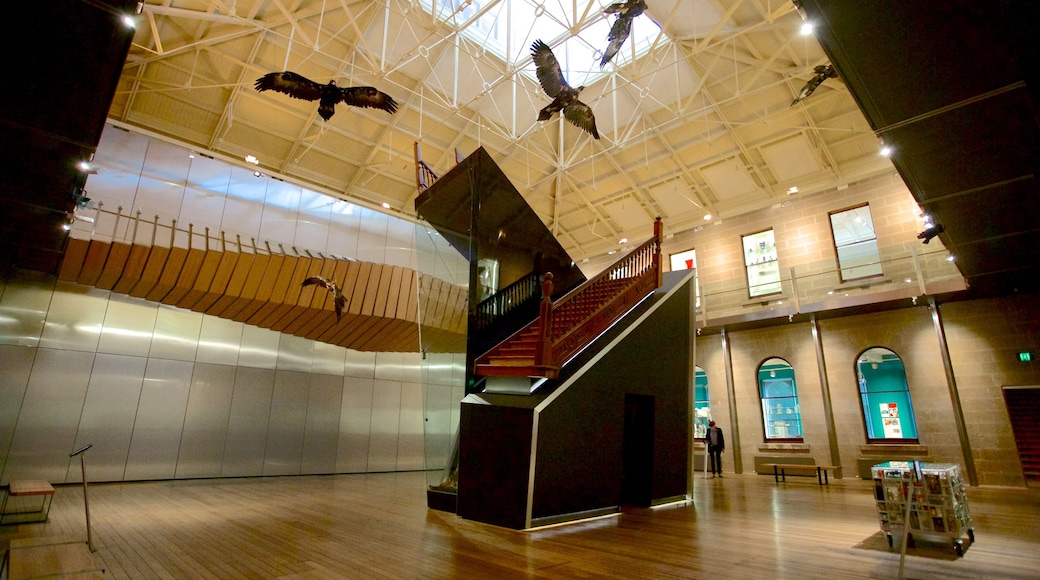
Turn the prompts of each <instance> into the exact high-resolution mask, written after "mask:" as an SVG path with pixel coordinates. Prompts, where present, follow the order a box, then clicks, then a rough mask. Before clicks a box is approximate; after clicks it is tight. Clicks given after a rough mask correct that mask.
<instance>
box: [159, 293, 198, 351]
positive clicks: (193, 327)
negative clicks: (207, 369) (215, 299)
mask: <svg viewBox="0 0 1040 580" xmlns="http://www.w3.org/2000/svg"><path fill="white" fill-rule="evenodd" d="M201 331H202V314H201V313H198V312H192V311H190V310H184V309H182V308H176V307H173V306H168V305H166V304H160V305H159V311H158V313H157V314H156V317H155V333H154V334H153V335H152V345H151V349H150V350H149V351H148V357H149V358H153V359H156V358H163V359H172V360H182V361H194V360H195V353H196V352H197V351H198V348H199V334H200V332H201Z"/></svg>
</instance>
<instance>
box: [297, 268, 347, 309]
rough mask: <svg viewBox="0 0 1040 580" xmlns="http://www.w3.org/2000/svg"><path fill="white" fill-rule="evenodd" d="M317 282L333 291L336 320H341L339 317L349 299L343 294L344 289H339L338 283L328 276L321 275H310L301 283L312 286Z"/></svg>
mask: <svg viewBox="0 0 1040 580" xmlns="http://www.w3.org/2000/svg"><path fill="white" fill-rule="evenodd" d="M315 284H317V285H318V286H321V287H323V288H325V289H326V290H328V291H329V292H332V296H333V297H334V298H333V301H332V303H333V305H334V306H335V308H336V320H339V317H340V316H343V307H344V306H346V305H347V299H346V297H344V296H343V291H341V290H340V289H339V285H338V284H336V283H335V282H333V281H332V280H329V279H328V278H322V277H321V276H310V277H309V278H306V279H305V280H304V281H303V283H302V284H300V285H301V286H312V285H315Z"/></svg>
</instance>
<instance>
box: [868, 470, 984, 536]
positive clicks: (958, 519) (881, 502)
mask: <svg viewBox="0 0 1040 580" xmlns="http://www.w3.org/2000/svg"><path fill="white" fill-rule="evenodd" d="M917 465H919V466H920V469H919V470H918V469H915V464H914V462H910V461H888V462H885V463H879V464H877V465H875V466H874V467H872V468H871V473H873V476H874V499H875V501H876V502H877V510H878V519H879V520H880V521H881V529H882V530H883V531H884V532H885V535H887V536H888V545H889V547H891V546H892V534H893V532H896V533H900V534H902V533H903V531H904V529H903V526H904V520H907V519H908V520H909V523H910V525H909V528H907V529H906V530H905V531H906V532H907V545H910V546H912V545H913V537H914V535H920V536H938V537H942V538H946V539H949V540H952V542H953V548H954V550H956V551H957V555H958V556H963V555H964V540H963V539H962V538H963V536H964V535H965V534H967V536H968V540H969V542H974V541H975V531H974V529H973V528H972V521H971V514H970V513H969V512H968V497H967V493H966V492H965V487H964V478H963V477H962V476H961V468H960V466H959V465H956V464H951V463H918V464H917ZM911 489H912V490H913V494H912V496H910V498H911V501H910V505H909V510H907V507H908V506H907V497H908V494H909V493H910V490H911ZM908 514H909V515H908Z"/></svg>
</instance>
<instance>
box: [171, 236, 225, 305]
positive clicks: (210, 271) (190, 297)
mask: <svg viewBox="0 0 1040 580" xmlns="http://www.w3.org/2000/svg"><path fill="white" fill-rule="evenodd" d="M230 255H231V253H230V252H221V251H220V250H214V249H209V250H206V251H205V252H202V260H201V263H200V265H199V268H198V272H196V274H195V279H194V280H192V282H191V286H190V287H188V288H187V289H185V291H184V295H183V296H181V297H180V298H177V299H176V302H175V303H176V305H177V307H179V308H187V309H189V310H195V311H196V312H202V310H197V309H196V308H195V304H196V303H197V302H198V301H199V300H201V299H202V297H203V296H205V295H206V293H207V292H209V287H210V285H212V284H213V277H214V276H215V275H216V274H217V268H218V267H219V266H220V262H221V260H222V259H223V258H226V257H228V256H230ZM229 270H230V269H229ZM183 281H184V280H183V277H182V280H180V281H178V282H177V286H178V287H179V288H180V287H182V286H181V284H182V282H183ZM221 291H223V288H221ZM171 294H172V293H171ZM171 299H173V298H171Z"/></svg>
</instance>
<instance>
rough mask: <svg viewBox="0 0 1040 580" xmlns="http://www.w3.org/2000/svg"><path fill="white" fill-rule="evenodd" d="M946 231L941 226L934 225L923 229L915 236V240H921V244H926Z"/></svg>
mask: <svg viewBox="0 0 1040 580" xmlns="http://www.w3.org/2000/svg"><path fill="white" fill-rule="evenodd" d="M944 231H946V228H944V227H943V225H942V224H935V225H934V226H931V227H928V228H925V230H924V231H923V232H921V233H919V234H917V238H918V239H920V240H923V242H922V243H925V244H927V243H928V242H930V241H932V238H934V237H935V236H937V235H939V234H941V233H943V232H944Z"/></svg>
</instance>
